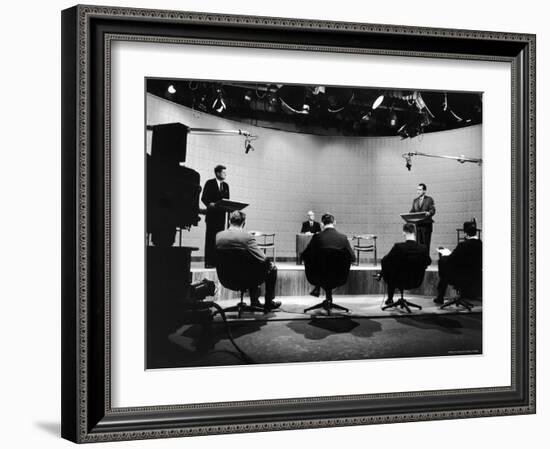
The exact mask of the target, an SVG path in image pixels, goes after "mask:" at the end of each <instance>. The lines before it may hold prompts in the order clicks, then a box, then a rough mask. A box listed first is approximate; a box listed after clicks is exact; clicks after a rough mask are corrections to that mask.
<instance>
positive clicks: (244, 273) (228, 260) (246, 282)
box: [216, 249, 267, 318]
mask: <svg viewBox="0 0 550 449" xmlns="http://www.w3.org/2000/svg"><path fill="white" fill-rule="evenodd" d="M216 272H217V273H218V279H219V281H220V283H221V284H222V285H223V286H224V287H225V288H227V289H229V290H233V291H238V292H240V294H241V300H240V302H239V303H237V304H236V305H234V306H231V307H226V308H225V309H223V311H224V312H237V316H238V317H239V318H240V317H241V315H242V313H243V312H265V310H264V308H263V307H261V306H257V305H248V304H246V303H245V302H244V293H245V291H246V290H249V291H251V290H252V289H257V288H258V286H259V285H260V284H262V283H263V282H264V281H265V278H266V275H267V271H266V268H265V266H264V265H263V264H262V263H261V262H259V261H258V260H257V259H255V258H254V256H252V255H251V254H250V253H249V252H248V251H246V250H244V249H217V250H216Z"/></svg>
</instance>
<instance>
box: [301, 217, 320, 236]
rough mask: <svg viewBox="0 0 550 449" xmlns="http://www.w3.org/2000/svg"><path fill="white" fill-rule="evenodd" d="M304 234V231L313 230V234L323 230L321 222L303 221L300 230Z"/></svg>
mask: <svg viewBox="0 0 550 449" xmlns="http://www.w3.org/2000/svg"><path fill="white" fill-rule="evenodd" d="M300 232H301V233H302V234H303V233H304V232H311V233H312V234H317V233H318V232H321V223H319V222H318V221H314V222H313V224H311V223H310V221H309V220H308V221H304V222H303V223H302V229H301V231H300Z"/></svg>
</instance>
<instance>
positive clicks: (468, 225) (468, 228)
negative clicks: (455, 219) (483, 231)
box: [462, 221, 477, 237]
mask: <svg viewBox="0 0 550 449" xmlns="http://www.w3.org/2000/svg"><path fill="white" fill-rule="evenodd" d="M462 229H463V231H464V233H465V234H466V235H467V236H468V237H473V236H474V235H476V234H477V227H476V224H475V223H474V222H473V221H466V222H464V226H463V227H462Z"/></svg>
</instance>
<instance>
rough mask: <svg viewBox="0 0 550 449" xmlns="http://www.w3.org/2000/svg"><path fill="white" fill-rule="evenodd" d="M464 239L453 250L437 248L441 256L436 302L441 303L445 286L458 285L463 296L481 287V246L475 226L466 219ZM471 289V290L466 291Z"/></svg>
mask: <svg viewBox="0 0 550 449" xmlns="http://www.w3.org/2000/svg"><path fill="white" fill-rule="evenodd" d="M463 230H464V234H465V236H466V239H465V240H464V241H462V242H460V243H459V244H458V245H457V246H456V248H455V249H454V251H453V252H450V251H449V250H448V249H445V248H440V249H438V251H439V253H440V254H441V257H440V259H439V263H438V273H439V283H438V285H437V297H436V298H435V299H434V302H435V303H436V304H443V297H444V296H445V292H446V290H447V286H448V285H449V284H450V285H454V286H456V287H460V295H461V297H464V296H466V295H468V294H470V293H473V294H477V292H476V291H475V290H480V289H481V271H482V266H483V265H482V247H483V244H482V243H481V240H479V238H478V236H477V226H476V224H475V223H474V222H470V221H467V222H465V223H464V226H463ZM468 290H472V291H468Z"/></svg>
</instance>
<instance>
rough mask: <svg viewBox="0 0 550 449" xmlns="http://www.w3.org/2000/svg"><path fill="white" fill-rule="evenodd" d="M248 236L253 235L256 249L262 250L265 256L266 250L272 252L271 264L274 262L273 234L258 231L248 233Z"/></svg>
mask: <svg viewBox="0 0 550 449" xmlns="http://www.w3.org/2000/svg"><path fill="white" fill-rule="evenodd" d="M250 235H253V236H254V237H255V238H256V241H257V242H258V248H260V249H261V250H263V252H264V254H265V255H266V256H267V250H268V249H270V250H272V251H273V262H275V260H276V247H275V233H272V234H268V233H266V232H260V231H250Z"/></svg>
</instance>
